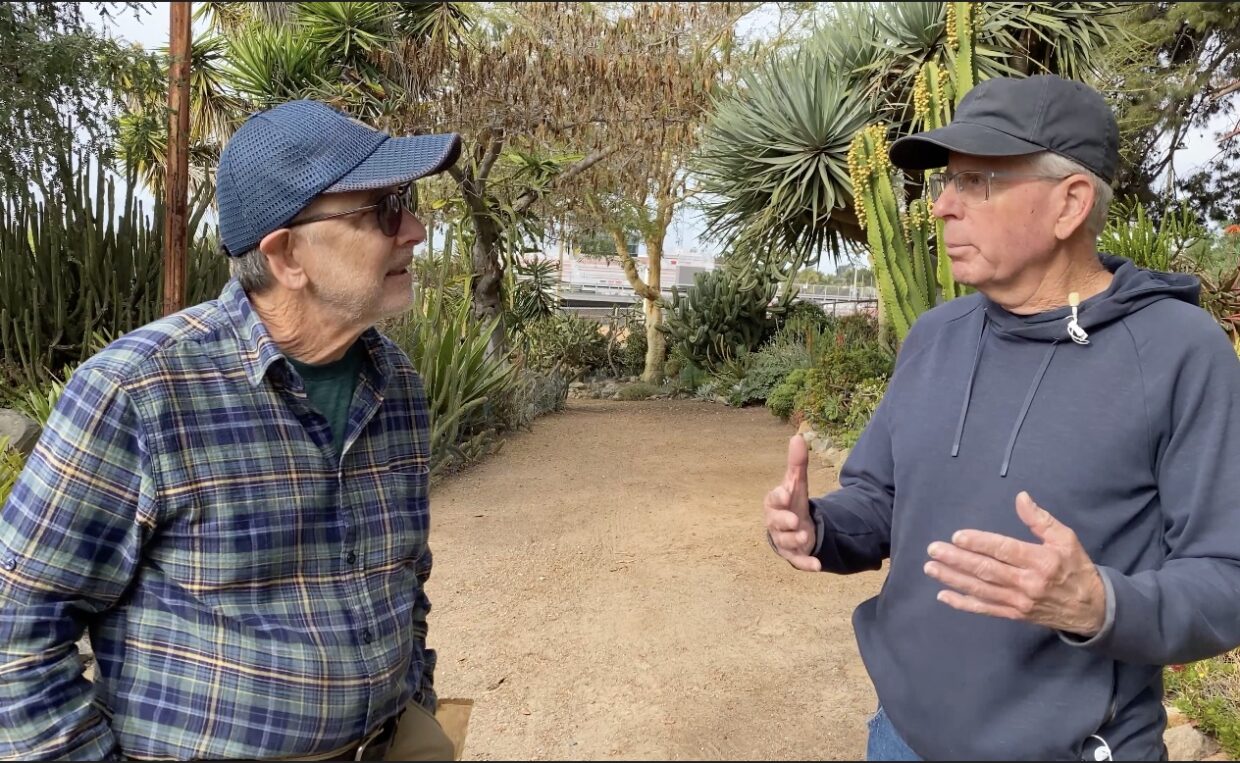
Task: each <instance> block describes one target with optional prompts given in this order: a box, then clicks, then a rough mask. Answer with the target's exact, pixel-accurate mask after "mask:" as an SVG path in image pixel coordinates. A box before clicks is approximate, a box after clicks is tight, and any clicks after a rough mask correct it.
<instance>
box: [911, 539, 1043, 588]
mask: <svg viewBox="0 0 1240 763" xmlns="http://www.w3.org/2000/svg"><path fill="white" fill-rule="evenodd" d="M928 551H929V553H930V558H931V559H934V560H935V561H936V562H939V563H940V564H943V565H945V566H948V567H951V568H953V569H955V570H957V571H958V572H963V573H966V574H968V575H969V576H971V577H975V578H978V579H980V580H984V581H986V582H987V583H993V584H995V585H999V586H1003V587H1004V588H1016V587H1017V586H1018V585H1019V583H1020V580H1021V571H1022V568H1019V567H1014V566H1012V565H1010V564H1008V563H1006V562H1003V561H1000V560H999V559H996V558H995V557H993V556H989V555H987V554H983V553H978V552H976V551H970V550H969V549H966V548H962V547H960V546H956V545H953V544H951V543H939V542H935V543H931V544H930V548H929V549H928Z"/></svg>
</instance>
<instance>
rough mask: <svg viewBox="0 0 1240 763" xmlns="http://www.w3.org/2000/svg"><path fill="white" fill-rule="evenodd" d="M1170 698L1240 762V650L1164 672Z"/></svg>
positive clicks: (1229, 757)
mask: <svg viewBox="0 0 1240 763" xmlns="http://www.w3.org/2000/svg"><path fill="white" fill-rule="evenodd" d="M1163 674H1164V676H1165V681H1166V689H1167V698H1168V699H1169V700H1170V701H1171V702H1172V704H1174V705H1175V707H1176V708H1178V709H1179V710H1180V712H1182V713H1184V715H1186V716H1187V717H1188V718H1189V720H1191V721H1192V722H1193V723H1194V724H1195V725H1196V726H1197V728H1199V729H1200V730H1202V731H1204V732H1206V733H1207V734H1210V735H1211V736H1213V737H1214V738H1215V739H1217V740H1218V741H1219V744H1220V745H1222V747H1223V751H1224V752H1226V753H1227V755H1228V759H1229V760H1237V759H1240V649H1238V650H1235V651H1232V652H1229V653H1228V654H1224V655H1222V656H1219V657H1215V658H1213V659H1209V660H1201V661H1200V662H1194V663H1190V664H1188V665H1172V666H1170V667H1168V668H1167V669H1166V670H1164V671H1163Z"/></svg>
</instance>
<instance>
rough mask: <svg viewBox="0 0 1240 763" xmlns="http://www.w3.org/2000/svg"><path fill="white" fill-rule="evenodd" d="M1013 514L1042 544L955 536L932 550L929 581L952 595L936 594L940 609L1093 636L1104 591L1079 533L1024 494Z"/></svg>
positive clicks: (969, 533)
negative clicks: (947, 589) (937, 584)
mask: <svg viewBox="0 0 1240 763" xmlns="http://www.w3.org/2000/svg"><path fill="white" fill-rule="evenodd" d="M1016 513H1017V515H1019V516H1020V518H1021V521H1023V522H1024V523H1025V524H1026V525H1028V527H1029V529H1030V530H1032V531H1033V534H1034V535H1035V536H1037V537H1038V539H1039V540H1041V541H1042V542H1041V543H1026V542H1024V541H1020V540H1017V539H1015V538H1009V537H1007V536H1004V535H997V534H995V533H989V532H982V531H980V530H960V531H958V532H956V534H955V535H953V536H952V540H951V542H950V543H941V542H935V543H931V544H930V548H929V549H928V550H929V553H930V557H931V558H932V560H933V561H929V562H926V566H925V571H926V574H927V575H929V576H930V577H932V578H934V579H935V580H937V581H939V582H940V583H943V584H944V585H947V586H949V587H951V588H953V589H955V590H954V591H940V592H939V595H938V599H939V601H941V602H943V603H944V604H946V605H948V606H950V607H953V608H955V609H959V610H961V611H964V612H974V613H976V614H979V615H991V616H993V617H1005V618H1008V619H1010V620H1024V621H1026V622H1031V623H1037V624H1038V625H1044V626H1046V627H1047V628H1054V629H1056V630H1061V631H1065V632H1067V633H1075V634H1079V635H1081V636H1085V637H1091V636H1094V635H1096V634H1097V633H1098V632H1099V631H1100V630H1102V625H1103V623H1104V622H1105V619H1106V591H1105V589H1104V587H1103V584H1102V576H1101V575H1100V574H1099V572H1098V569H1097V568H1096V567H1095V566H1094V563H1093V562H1092V561H1090V559H1089V554H1088V553H1086V551H1085V548H1084V546H1082V545H1081V542H1080V541H1079V540H1078V539H1077V537H1076V533H1074V532H1073V531H1072V530H1071V528H1069V527H1067V526H1066V525H1063V524H1061V523H1060V522H1059V521H1058V520H1056V519H1055V518H1054V517H1052V516H1051V515H1050V513H1048V512H1047V511H1046V510H1045V509H1042V508H1040V507H1039V506H1038V505H1037V504H1036V503H1034V502H1033V499H1032V498H1031V497H1029V494H1028V493H1026V492H1023V491H1022V492H1021V493H1020V494H1019V495H1018V496H1016Z"/></svg>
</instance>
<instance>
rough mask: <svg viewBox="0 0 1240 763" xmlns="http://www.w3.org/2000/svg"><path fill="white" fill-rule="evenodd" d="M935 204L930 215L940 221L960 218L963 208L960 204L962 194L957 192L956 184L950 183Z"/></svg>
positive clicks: (934, 200)
mask: <svg viewBox="0 0 1240 763" xmlns="http://www.w3.org/2000/svg"><path fill="white" fill-rule="evenodd" d="M933 202H934V203H933V205H932V208H931V210H930V214H932V215H934V216H935V217H937V218H939V219H940V220H946V219H947V218H949V217H960V213H961V209H962V207H961V204H960V194H959V193H957V191H956V184H955V183H950V182H949V183H948V184H947V185H946V187H945V188H944V189H943V192H942V193H940V194H939V197H938V198H937V199H933Z"/></svg>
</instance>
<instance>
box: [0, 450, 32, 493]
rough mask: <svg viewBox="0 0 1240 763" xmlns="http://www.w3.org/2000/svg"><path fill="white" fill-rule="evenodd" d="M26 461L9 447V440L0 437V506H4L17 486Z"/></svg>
mask: <svg viewBox="0 0 1240 763" xmlns="http://www.w3.org/2000/svg"><path fill="white" fill-rule="evenodd" d="M25 465H26V459H25V458H24V457H23V456H22V454H21V453H18V452H17V450H16V449H15V448H10V447H9V438H7V437H0V506H3V505H4V502H5V500H6V499H7V498H8V497H9V492H10V491H11V490H12V489H13V486H14V485H15V484H17V478H18V476H19V475H20V474H21V473H22V467H24V466H25Z"/></svg>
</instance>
